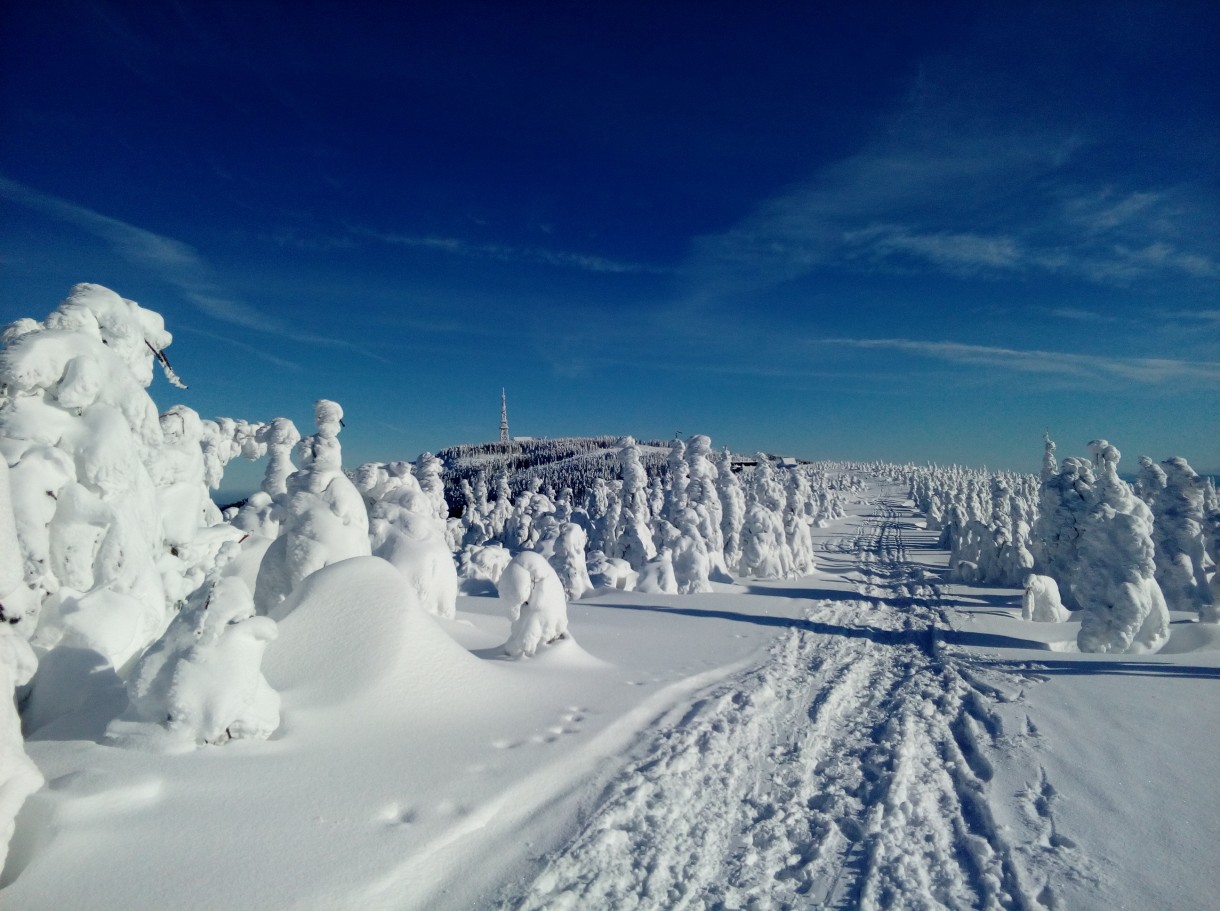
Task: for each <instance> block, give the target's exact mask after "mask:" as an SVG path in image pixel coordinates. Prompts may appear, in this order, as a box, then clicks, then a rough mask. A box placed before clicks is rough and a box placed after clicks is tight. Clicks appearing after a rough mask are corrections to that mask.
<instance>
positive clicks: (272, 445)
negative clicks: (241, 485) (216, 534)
mask: <svg viewBox="0 0 1220 911" xmlns="http://www.w3.org/2000/svg"><path fill="white" fill-rule="evenodd" d="M255 440H256V441H257V442H258V444H259V445H261V446H262V447H263V449H264V451H265V452H266V454H267V467H266V469H265V470H264V474H263V482H262V485H261V487H260V489H259V490H256V491H255V492H254V493H252V494H251V495H250V497H249V498H248V499H247V500H246V502H245V503H244V504H242V507H241V509H239V510H238V512H237V515H236V516H235V517H234V518H233V525H234V526H235V527H237V528H240V529H241V530H242V531H245V532H247V533H249V534H252V535H259V536H260V537H264V538H269V539H271V540H274V539H275V538H277V537H278V536H279V533H280V520H279V518H278V515H277V512H276V508H275V504H276V503H277V502H279V503H281V504H282V503H283V501H284V500H285V498H286V497H287V495H288V478H289V477H290V476H291V475H292V473H293V472H295V471H296V466H295V465H294V464H293V463H292V451H293V449H295V448H296V445H297V443H299V442H300V441H301V434H300V432H299V431H298V430H297V428H296V425H295V424H293V423H292V421H290V420H288V418H275V419H274V420H272V421H269V422H268V423H266V424H263V425H262V426H260V427H259V428H258V430H257V431H256V432H255ZM281 509H282V506H281Z"/></svg>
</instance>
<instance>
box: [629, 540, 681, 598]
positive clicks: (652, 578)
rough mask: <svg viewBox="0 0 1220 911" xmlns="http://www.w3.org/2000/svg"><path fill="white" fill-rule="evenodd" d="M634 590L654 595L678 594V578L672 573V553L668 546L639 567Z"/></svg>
mask: <svg viewBox="0 0 1220 911" xmlns="http://www.w3.org/2000/svg"><path fill="white" fill-rule="evenodd" d="M635 590H636V591H639V592H648V593H650V594H656V595H676V594H678V579H677V577H676V576H675V575H674V560H673V554H672V553H671V552H670V550H669V548H668V547H664V548H662V549H661V550H660V551H659V552H658V553H657V555H656V556H655V557H653V558H652V559H651V560H649V561H648V562H647V563H645V564H644V565H643V567H641V568H640V573H639V578H638V579H637V580H636V583H635Z"/></svg>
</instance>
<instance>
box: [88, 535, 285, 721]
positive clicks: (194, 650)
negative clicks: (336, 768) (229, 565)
mask: <svg viewBox="0 0 1220 911" xmlns="http://www.w3.org/2000/svg"><path fill="white" fill-rule="evenodd" d="M225 550H226V551H227V554H226V557H227V559H232V557H234V556H236V552H237V550H238V547H237V545H236V544H235V543H229V544H226V545H225ZM226 562H227V560H226ZM221 566H223V563H222V564H221ZM276 632H277V630H276V624H275V621H274V620H272V619H271V618H269V617H259V616H256V615H255V610H254V598H253V596H252V595H251V594H250V589H249V588H247V587H246V584H245V582H243V581H242V580H241V579H240V578H238V577H236V576H226V575H224V574H223V570H220V571H217V570H213V573H212V574H211V576H210V578H209V581H208V583H207V584H206V585H204V586H202V587H201V588H200V589H198V590H197V591H196V592H195V594H194V595H193V596H192V597H191V599H190V601H189V602H188V603H187V605H186V607H184V608H183V609H182V610H181V611H180V612H179V613H178V614H177V616H175V617H174V620H173V622H171V623H170V625H169V628H168V629H167V630H166V631H165V633H164V634H163V635H162V636H161V638H160V639H158V640H157V641H156V642H154V643H153V644H152V646H151V647H150V648H149V649H148V651H146V652H145V653H144V654H143V655H142V656H141V657H140V659H139V661H137V662H136V664H135V666H134V667H133V669H132V672H131V675H130V678H129V680H128V682H127V694H128V698H129V700H130V708H129V715H130V717H131V718H133V719H137V720H139V721H140V722H144V723H150V724H153V725H157V726H159V727H163V728H165V729H167V730H168V731H169V732H170V733H171V734H172V735H174V736H176V737H178V738H181V739H184V740H187V741H189V742H192V743H195V744H200V745H202V744H216V743H224V742H226V741H228V740H241V739H266V738H267V737H269V736H270V735H271V734H272V733H273V732H274V731H275V729H276V728H277V727H279V723H280V697H279V694H278V693H276V692H275V691H274V690H273V689H272V688H271V686H270V685H269V684H268V683H267V680H266V679H265V678H264V677H263V673H262V659H263V652H264V650H265V649H266V647H267V643H269V642H270V641H271V640H272V639H274V638H275V636H276ZM111 730H112V733H113V734H114V735H115V736H116V737H117V739H118V740H119V742H120V743H121V742H123V737H124V733H125V726H124V725H123V724H122V722H120V723H119V724H116V725H114V726H112V729H111ZM126 733H130V732H129V731H126Z"/></svg>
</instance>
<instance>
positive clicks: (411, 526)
mask: <svg viewBox="0 0 1220 911" xmlns="http://www.w3.org/2000/svg"><path fill="white" fill-rule="evenodd" d="M369 539H370V542H371V544H372V552H373V555H374V556H377V557H381V558H382V559H383V560H387V561H388V562H390V563H391V564H392V565H393V566H394V568H395V569H397V570H398V571H399V572H400V573H401V574H402V576H403V579H404V581H405V582H406V584H407V586H408V587H409V588H411V590H412V591H414V592H415V594H416V595H417V596H418V598H419V603H420V605H421V606H422V607H423V608H424V609H425V610H426V611H428V612H429V613H431V614H435V615H436V616H438V617H446V618H452V617H453V616H454V614H455V612H456V611H457V593H458V577H457V567H456V566H455V564H454V562H453V552H452V551H451V550H450V548H449V545H448V543H447V542H446V538H445V525H444V523H443V522H442V521H441V519H439V518H438V517H437V516H436V514H435V506H434V503H433V501H432V499H431V498H430V497H427V496H425V495H424V494H422V493H421V492H420V491H418V490H417V489H414V488H412V487H410V486H407V485H403V486H401V487H398V488H395V489H394V490H392V491H391V492H390V493H388V494H387V495H386V496H385V497H383V498H382V499H381V500H378V501H377V503H376V504H374V506H373V509H372V513H371V515H370V519H369Z"/></svg>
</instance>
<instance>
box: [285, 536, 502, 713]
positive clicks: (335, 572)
mask: <svg viewBox="0 0 1220 911" xmlns="http://www.w3.org/2000/svg"><path fill="white" fill-rule="evenodd" d="M286 607H287V610H286V612H285V616H284V619H283V620H281V621H280V624H279V636H278V637H277V638H276V640H275V641H274V642H272V643H270V644H269V646H268V648H267V653H266V657H265V658H264V660H263V673H264V674H265V676H266V678H267V681H268V682H269V683H270V684H271V686H272V688H274V689H275V690H276V691H278V692H279V693H280V694H281V695H282V696H283V698H284V706H285V708H286V709H288V708H291V707H292V706H294V705H295V706H301V705H332V704H337V703H343V702H350V701H353V700H355V699H358V698H362V697H364V696H366V695H370V694H371V693H372V691H375V690H379V689H380V690H383V691H384V692H385V693H386V696H387V698H397V700H398V701H401V700H403V699H412V700H415V699H426V698H427V694H428V693H434V694H435V693H436V692H438V691H441V690H444V689H445V688H446V684H445V681H447V680H451V679H453V678H454V677H455V676H456V675H459V674H461V673H462V672H463V670H466V671H470V670H471V668H472V666H476V667H477V665H478V663H479V662H478V659H477V658H474V657H473V656H472V655H471V654H470V653H469V652H467V651H466V650H465V649H463V648H462V647H461V646H459V645H458V644H457V643H456V642H454V641H453V640H452V639H451V638H450V637H449V635H448V634H447V633H446V632H445V631H444V630H443V629H441V627H440V626H438V625H437V623H436V621H435V620H433V619H432V617H431V616H429V615H428V614H427V612H426V611H425V610H424V609H423V607H421V606H420V604H419V601H418V598H417V596H416V595H415V593H414V592H413V591H412V590H411V589H410V588H409V587H408V586H407V585H406V584H405V583H404V582H403V578H402V575H401V574H400V573H399V572H398V570H396V569H395V568H394V567H393V566H391V565H390V564H389V563H387V562H386V561H385V560H382V559H380V558H379V557H352V558H350V559H348V560H342V561H340V562H338V563H333V564H331V565H330V566H327V567H325V568H323V569H320V570H318V571H317V572H315V573H313V574H312V575H310V576H308V577H307V578H306V579H305V580H304V581H302V582H301V584H300V585H299V586H298V587H297V588H295V589H294V590H293V592H292V594H291V595H289V596H288V601H287V602H286Z"/></svg>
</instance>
